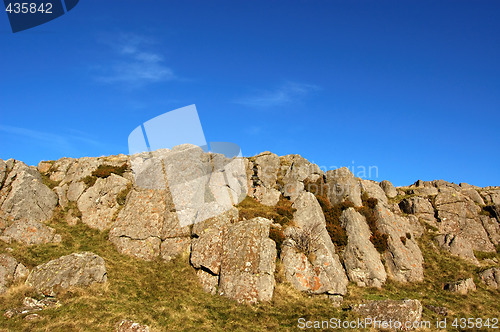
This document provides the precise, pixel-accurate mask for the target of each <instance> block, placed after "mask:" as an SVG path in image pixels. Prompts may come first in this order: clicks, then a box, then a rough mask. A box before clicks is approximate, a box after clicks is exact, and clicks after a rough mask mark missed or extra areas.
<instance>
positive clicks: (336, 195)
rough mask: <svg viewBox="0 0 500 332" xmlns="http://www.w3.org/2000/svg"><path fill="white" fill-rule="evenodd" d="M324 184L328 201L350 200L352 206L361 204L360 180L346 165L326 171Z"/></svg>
mask: <svg viewBox="0 0 500 332" xmlns="http://www.w3.org/2000/svg"><path fill="white" fill-rule="evenodd" d="M326 185H327V188H328V199H329V200H330V203H332V204H337V203H341V202H343V201H350V202H352V203H354V206H361V205H362V202H361V185H360V181H359V180H358V179H357V178H356V177H355V176H354V174H352V173H351V171H349V169H348V168H347V167H342V168H339V169H336V170H333V171H328V172H326Z"/></svg>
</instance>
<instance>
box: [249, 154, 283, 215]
mask: <svg viewBox="0 0 500 332" xmlns="http://www.w3.org/2000/svg"><path fill="white" fill-rule="evenodd" d="M248 168H249V169H250V174H251V180H250V181H251V187H250V188H249V196H251V197H254V198H255V199H257V200H258V201H259V202H261V203H262V204H264V205H270V206H272V205H276V203H278V200H279V198H280V195H281V193H280V191H279V190H278V189H277V186H276V181H277V179H278V171H279V169H280V158H279V157H278V156H277V155H275V154H274V153H271V152H263V153H261V154H259V155H258V156H256V157H255V160H253V161H250V162H249V164H248Z"/></svg>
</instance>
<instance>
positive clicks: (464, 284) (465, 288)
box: [444, 278, 476, 295]
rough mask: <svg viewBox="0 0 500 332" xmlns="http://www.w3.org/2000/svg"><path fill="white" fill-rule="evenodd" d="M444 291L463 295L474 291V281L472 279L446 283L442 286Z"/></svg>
mask: <svg viewBox="0 0 500 332" xmlns="http://www.w3.org/2000/svg"><path fill="white" fill-rule="evenodd" d="M444 290H447V291H450V292H454V293H459V294H462V295H465V294H467V293H469V292H472V291H475V290H476V284H474V280H472V278H468V279H464V280H459V281H456V282H452V283H448V284H446V285H444Z"/></svg>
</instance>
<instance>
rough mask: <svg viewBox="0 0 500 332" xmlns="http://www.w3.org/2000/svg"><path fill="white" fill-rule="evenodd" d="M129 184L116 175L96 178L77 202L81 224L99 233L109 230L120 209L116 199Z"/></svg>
mask: <svg viewBox="0 0 500 332" xmlns="http://www.w3.org/2000/svg"><path fill="white" fill-rule="evenodd" d="M129 184H130V181H129V180H127V179H125V178H123V177H121V176H119V175H116V174H111V175H110V176H108V177H106V178H98V179H97V181H96V182H95V184H94V185H93V186H92V187H91V188H89V189H88V190H87V191H85V192H84V193H83V194H82V195H81V196H80V197H79V199H78V201H77V204H78V209H79V210H80V211H81V213H82V222H83V223H84V224H87V225H88V226H89V227H91V228H96V229H99V230H101V231H104V230H107V229H109V228H110V227H111V225H112V223H113V221H114V220H113V217H114V216H115V215H116V213H117V212H118V210H119V208H120V205H119V204H118V203H117V201H116V197H117V196H118V194H119V193H120V192H121V191H122V190H126V188H127V185H129Z"/></svg>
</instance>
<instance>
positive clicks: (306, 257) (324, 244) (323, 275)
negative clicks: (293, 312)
mask: <svg viewBox="0 0 500 332" xmlns="http://www.w3.org/2000/svg"><path fill="white" fill-rule="evenodd" d="M293 207H294V208H295V209H296V212H295V213H294V223H295V225H296V226H297V227H296V228H292V227H290V228H288V229H286V230H285V235H286V236H287V239H286V240H285V242H284V243H283V246H282V251H281V260H282V262H283V266H284V270H285V277H286V279H287V280H288V281H289V282H290V283H291V284H292V285H293V286H294V287H295V288H297V289H298V290H301V291H307V292H311V293H314V294H320V293H328V294H338V295H344V294H345V293H346V291H347V283H348V279H347V276H346V274H345V272H344V269H343V267H342V265H341V264H340V260H339V258H338V256H337V254H336V253H335V246H334V245H333V243H332V240H331V238H330V236H329V235H328V232H327V230H326V222H325V217H324V215H323V211H322V210H321V207H320V205H319V203H318V201H317V200H316V197H314V195H313V194H311V193H308V192H304V193H302V194H301V195H300V196H299V197H298V198H297V199H296V201H295V202H294V203H293ZM304 236H305V237H306V242H309V246H310V248H311V249H310V250H309V251H310V253H308V252H305V251H308V250H307V249H305V248H302V245H301V244H300V242H301V241H300V240H301V238H303V237H304ZM302 242H303V241H302Z"/></svg>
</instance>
